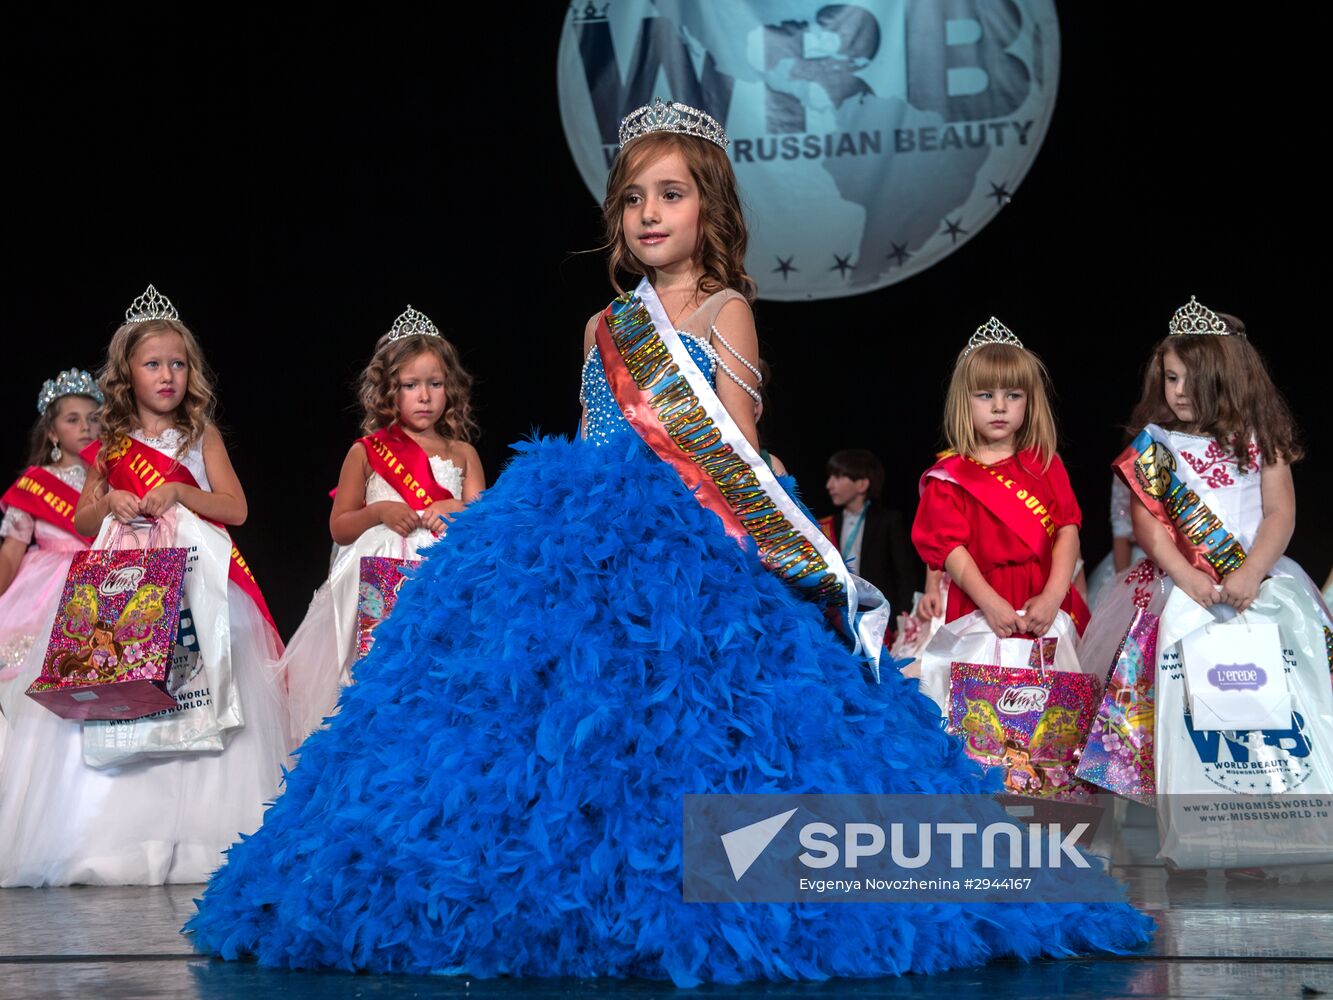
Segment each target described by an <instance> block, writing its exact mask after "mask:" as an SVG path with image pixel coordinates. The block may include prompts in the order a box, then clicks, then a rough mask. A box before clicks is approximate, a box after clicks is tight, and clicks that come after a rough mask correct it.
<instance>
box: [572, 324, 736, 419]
mask: <svg viewBox="0 0 1333 1000" xmlns="http://www.w3.org/2000/svg"><path fill="white" fill-rule="evenodd" d="M681 339H682V340H683V341H684V342H685V350H687V351H689V352H690V357H692V358H693V359H694V362H695V364H697V365H698V366H699V370H700V371H702V372H703V373H704V374H705V375H707V376H708V382H709V384H710V385H713V386H716V385H717V352H716V351H713V350H712V349H711V348H709V346H708V345H707V344H705V343H703V342H702V341H700V340H699V339H698V338H696V337H694V336H693V335H691V334H688V333H683V334H681ZM582 399H583V405H584V406H585V407H587V410H588V418H587V420H586V421H585V423H584V425H583V436H584V438H585V439H586V440H588V441H591V442H592V443H593V444H607V443H609V442H610V441H611V439H612V438H614V437H615V436H616V435H617V434H621V433H624V432H625V431H628V430H629V429H630V426H629V422H628V421H626V420H625V415H624V414H623V413H621V412H620V404H619V403H617V402H616V400H615V397H614V396H612V395H611V386H610V385H609V384H608V383H607V381H606V369H605V368H603V367H602V356H601V355H600V354H599V353H598V352H597V347H596V345H593V348H592V350H590V351H589V352H588V356H587V358H585V359H584V362H583V391H582Z"/></svg>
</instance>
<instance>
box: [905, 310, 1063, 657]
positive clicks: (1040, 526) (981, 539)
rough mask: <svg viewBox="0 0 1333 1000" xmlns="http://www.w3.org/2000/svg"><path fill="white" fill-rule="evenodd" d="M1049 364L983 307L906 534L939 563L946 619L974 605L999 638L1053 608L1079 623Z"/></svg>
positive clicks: (1033, 624)
mask: <svg viewBox="0 0 1333 1000" xmlns="http://www.w3.org/2000/svg"><path fill="white" fill-rule="evenodd" d="M1048 384H1049V376H1048V375H1047V374H1046V368H1045V366H1044V365H1043V364H1042V363H1041V359H1040V358H1038V357H1037V356H1036V355H1035V354H1033V353H1032V352H1031V351H1029V350H1027V349H1026V348H1024V347H1023V345H1022V343H1021V342H1020V341H1019V339H1018V338H1017V337H1015V336H1014V335H1013V333H1011V332H1010V331H1009V330H1008V329H1007V328H1006V327H1005V326H1004V324H1002V323H1000V322H999V320H997V319H995V318H994V317H992V318H991V319H990V321H989V322H987V323H986V325H985V326H983V327H980V328H979V329H978V330H977V332H976V333H975V334H973V335H972V338H971V339H970V340H969V341H968V343H967V347H966V348H964V349H963V352H962V353H961V354H960V355H959V356H958V361H957V363H956V364H955V365H954V371H953V378H952V379H951V380H950V382H949V392H948V397H947V399H946V401H945V405H944V432H945V437H946V439H947V441H948V443H949V450H948V451H946V452H944V453H943V454H942V455H941V457H940V460H939V461H938V462H936V463H935V464H934V465H933V466H931V467H930V468H929V469H927V470H926V473H925V475H923V476H922V477H921V504H920V506H919V507H918V508H917V513H916V521H915V523H914V524H913V525H912V542H913V543H914V544H915V545H916V548H917V551H918V552H919V553H920V554H921V558H922V560H924V561H925V563H926V565H927V566H928V567H929V568H931V569H933V570H939V569H943V570H944V571H945V572H947V573H948V574H949V577H950V578H951V580H952V581H953V583H954V584H955V586H951V587H949V589H948V593H949V596H948V603H947V606H946V608H945V615H944V617H945V620H946V621H953V620H954V619H955V618H960V617H962V616H963V615H965V614H968V613H969V612H972V611H977V610H980V611H981V613H982V614H983V615H985V617H986V622H987V623H988V624H989V625H990V627H991V628H992V629H993V630H994V631H995V634H996V635H997V636H1000V637H1002V638H1008V637H1009V636H1012V635H1015V634H1018V633H1027V634H1030V635H1034V636H1040V635H1044V634H1045V633H1046V632H1047V631H1048V630H1049V629H1050V628H1051V625H1052V623H1053V622H1054V621H1055V616H1056V613H1057V612H1058V611H1066V612H1068V613H1069V616H1070V617H1071V618H1073V620H1074V624H1075V625H1076V626H1077V628H1078V630H1079V632H1080V633H1082V631H1083V628H1084V626H1086V625H1087V622H1088V610H1087V606H1086V605H1085V604H1084V602H1083V598H1082V597H1081V596H1079V594H1078V592H1077V591H1076V590H1073V589H1072V588H1071V587H1070V581H1071V580H1072V578H1073V575H1074V567H1075V564H1076V563H1077V562H1078V553H1079V541H1078V529H1079V525H1080V523H1081V522H1082V520H1083V515H1082V512H1081V511H1080V510H1079V506H1078V501H1077V500H1076V499H1075V498H1074V491H1073V489H1072V488H1071V487H1070V485H1069V476H1068V474H1067V473H1066V472H1065V467H1064V463H1062V462H1061V461H1060V456H1059V455H1057V454H1056V453H1055V441H1056V434H1055V419H1054V416H1053V414H1052V412H1051V404H1050V401H1049V399H1048V392H1047V386H1048Z"/></svg>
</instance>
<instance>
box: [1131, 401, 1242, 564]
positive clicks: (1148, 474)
mask: <svg viewBox="0 0 1333 1000" xmlns="http://www.w3.org/2000/svg"><path fill="white" fill-rule="evenodd" d="M1111 468H1112V469H1113V470H1114V471H1115V473H1116V474H1117V475H1119V476H1120V478H1121V479H1123V480H1124V481H1125V483H1126V485H1128V486H1129V488H1130V490H1132V491H1133V493H1134V495H1135V496H1136V497H1138V498H1139V500H1140V501H1141V502H1142V503H1143V506H1145V507H1147V508H1148V510H1149V511H1150V512H1151V513H1152V516H1153V517H1155V518H1157V520H1158V521H1160V522H1161V523H1162V525H1163V526H1164V527H1165V528H1166V530H1167V531H1168V532H1169V533H1170V535H1171V540H1172V541H1174V542H1175V543H1176V548H1177V549H1179V550H1180V552H1181V554H1182V555H1183V556H1184V557H1185V558H1186V559H1188V560H1189V562H1190V565H1191V566H1193V567H1195V568H1196V569H1200V570H1203V572H1205V573H1207V574H1208V575H1209V576H1211V577H1213V579H1215V580H1219V581H1220V580H1221V579H1222V577H1224V576H1226V575H1227V574H1228V573H1230V572H1231V571H1232V570H1234V569H1238V568H1240V566H1241V564H1242V563H1244V562H1245V546H1244V545H1242V544H1241V541H1240V539H1239V538H1237V537H1236V536H1235V534H1233V533H1232V532H1231V531H1230V530H1228V528H1227V526H1226V525H1225V524H1223V523H1222V519H1221V518H1220V517H1218V516H1217V515H1216V514H1215V513H1213V511H1212V510H1211V509H1210V508H1209V506H1208V505H1207V504H1206V503H1204V502H1203V499H1202V498H1201V497H1200V493H1201V492H1203V491H1204V490H1206V489H1207V487H1206V486H1204V484H1203V481H1202V480H1200V479H1197V478H1196V477H1195V475H1194V470H1193V469H1191V468H1189V466H1188V465H1180V464H1179V463H1178V462H1177V461H1176V454H1175V452H1174V451H1172V450H1171V439H1170V438H1169V437H1168V436H1167V433H1166V431H1164V430H1163V429H1162V428H1160V427H1158V426H1157V425H1156V424H1148V426H1146V427H1144V428H1143V430H1141V431H1139V433H1138V436H1137V437H1135V438H1134V440H1133V441H1131V442H1130V444H1129V447H1128V448H1126V449H1125V450H1124V451H1123V452H1122V453H1121V454H1120V457H1119V458H1117V459H1116V460H1115V461H1114V462H1112V463H1111Z"/></svg>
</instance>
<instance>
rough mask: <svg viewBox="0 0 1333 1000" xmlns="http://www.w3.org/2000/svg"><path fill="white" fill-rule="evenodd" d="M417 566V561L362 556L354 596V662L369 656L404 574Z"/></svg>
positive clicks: (404, 578)
mask: <svg viewBox="0 0 1333 1000" xmlns="http://www.w3.org/2000/svg"><path fill="white" fill-rule="evenodd" d="M420 565H421V560H420V559H393V558H391V557H389V556H362V557H361V582H360V586H359V587H358V589H357V594H356V658H357V659H358V660H359V659H361V658H362V657H364V656H365V655H366V654H367V653H369V652H370V647H371V646H373V645H374V644H375V629H377V628H379V626H380V623H381V622H383V621H384V619H386V618H388V617H389V615H390V613H391V612H392V611H393V606H394V605H395V604H397V603H398V591H399V590H400V589H401V588H402V586H403V581H404V580H406V579H407V572H406V571H407V570H409V569H413V568H415V567H417V566H420Z"/></svg>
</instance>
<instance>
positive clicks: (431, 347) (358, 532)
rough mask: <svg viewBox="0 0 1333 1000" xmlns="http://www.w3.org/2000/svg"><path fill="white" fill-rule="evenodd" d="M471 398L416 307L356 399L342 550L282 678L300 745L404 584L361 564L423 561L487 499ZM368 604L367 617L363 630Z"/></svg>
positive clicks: (399, 324)
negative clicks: (362, 613)
mask: <svg viewBox="0 0 1333 1000" xmlns="http://www.w3.org/2000/svg"><path fill="white" fill-rule="evenodd" d="M471 390H472V377H471V376H470V375H469V374H468V373H467V371H466V369H464V368H463V365H462V362H461V361H460V360H459V357H458V351H457V350H456V349H455V348H454V346H453V344H451V343H450V342H449V341H448V340H446V339H445V338H444V337H442V336H441V335H440V332H439V330H438V329H436V327H435V324H433V323H432V322H431V321H430V319H429V318H427V317H426V316H425V315H423V314H422V313H420V312H418V311H417V310H415V309H413V308H412V307H411V306H408V307H407V310H406V311H405V312H404V313H403V314H402V315H401V316H399V317H398V319H397V321H396V322H395V323H394V325H393V328H392V329H391V330H389V332H388V333H386V334H384V335H383V336H382V337H380V339H379V341H378V342H377V343H376V345H375V353H374V355H373V356H372V357H371V359H370V364H369V365H367V366H366V370H365V373H364V374H363V375H362V376H361V380H360V385H359V386H358V392H357V395H358V398H359V401H360V403H361V410H362V421H361V429H362V430H363V431H364V432H365V434H366V436H365V437H363V438H360V439H358V440H357V441H356V442H355V443H354V444H353V445H352V447H351V448H350V449H349V450H348V452H347V457H346V458H345V459H344V460H343V466H342V473H341V474H340V475H339V477H338V488H337V489H336V490H334V501H333V511H332V513H331V514H330V515H329V532H330V533H331V534H332V535H333V541H334V543H335V545H336V546H337V547H336V549H335V551H334V556H333V563H332V566H331V568H330V572H329V578H328V579H327V580H326V581H325V582H324V583H323V584H322V585H321V586H320V588H319V590H317V591H316V592H315V596H314V598H313V599H312V600H311V602H310V609H309V610H308V611H307V612H306V617H305V620H304V621H303V622H302V623H301V626H300V627H299V628H298V629H297V630H296V633H295V634H294V635H293V636H292V640H291V642H290V643H288V645H287V652H286V653H285V654H284V655H283V659H282V664H281V668H280V669H281V670H282V672H283V674H284V675H285V677H286V683H287V691H288V699H289V702H288V704H289V706H290V711H291V719H292V723H291V724H292V735H293V737H294V738H295V739H296V740H297V741H298V742H299V741H300V740H303V739H305V737H306V736H307V735H309V734H310V733H311V732H312V731H314V730H315V729H317V728H319V726H320V724H321V722H322V720H323V719H324V718H325V717H326V716H328V715H331V714H332V713H333V711H334V708H335V707H336V705H337V703H338V695H339V693H340V692H341V690H342V688H343V687H345V686H346V685H348V684H350V683H351V682H352V667H353V665H354V663H355V662H356V660H357V659H358V657H359V656H361V655H364V653H365V652H366V651H367V649H368V648H369V643H370V637H369V631H370V628H371V623H372V622H377V621H379V620H381V619H382V618H383V617H384V616H385V615H387V611H388V607H387V606H391V604H392V600H393V598H394V596H395V595H396V592H397V589H396V585H397V584H398V583H399V582H400V580H401V577H399V576H397V574H395V573H393V572H391V571H390V570H389V568H388V567H389V566H390V565H391V564H389V563H385V562H380V563H379V564H378V566H377V567H376V566H371V565H367V569H366V572H365V573H363V572H362V570H361V567H362V559H365V558H373V557H387V558H388V559H390V560H395V559H396V560H403V561H411V560H415V559H416V556H417V553H418V552H419V551H421V550H422V549H424V548H426V547H427V546H429V545H431V544H432V543H433V542H434V541H435V540H436V539H437V538H438V537H439V536H441V535H443V534H444V533H445V531H446V530H447V528H448V524H449V522H450V521H451V520H452V519H453V517H454V515H456V514H457V513H458V512H459V511H460V510H462V509H463V507H464V505H465V504H467V503H469V502H471V501H472V500H475V499H476V498H477V497H478V496H480V494H481V491H482V490H483V489H485V487H486V477H485V473H484V471H483V470H482V466H481V459H480V457H479V456H478V455H477V450H476V448H474V447H473V446H472V444H471V441H472V439H473V438H474V437H475V436H476V434H477V423H476V420H475V419H474V418H473V416H472V402H471ZM376 570H378V572H379V574H380V575H379V576H377V575H376ZM386 572H388V573H389V575H390V579H388V580H386V579H385V578H384V576H383V574H384V573H386ZM359 600H360V603H361V605H362V608H363V609H364V610H366V611H367V613H368V616H367V619H366V621H365V622H364V623H362V622H360V619H359V615H358V601H359ZM370 612H375V614H374V615H371V614H369V613H370ZM381 612H382V614H381ZM363 647H364V648H363Z"/></svg>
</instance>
